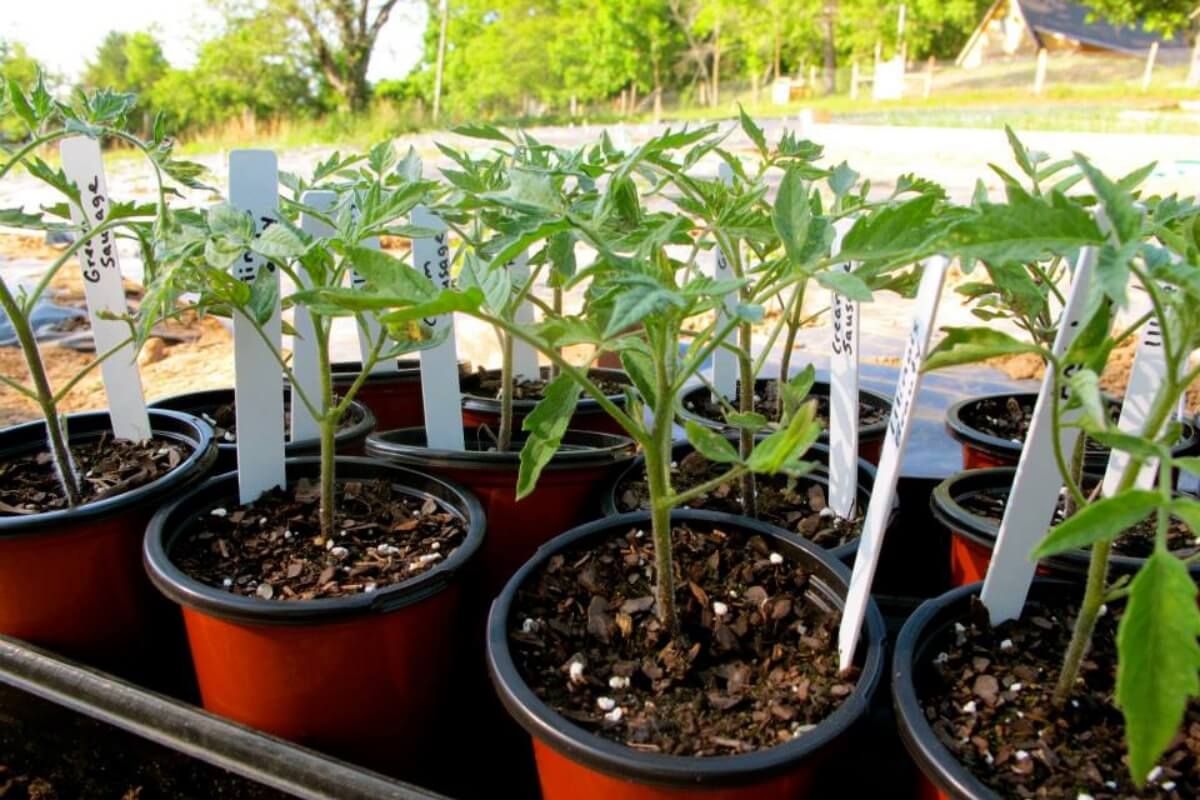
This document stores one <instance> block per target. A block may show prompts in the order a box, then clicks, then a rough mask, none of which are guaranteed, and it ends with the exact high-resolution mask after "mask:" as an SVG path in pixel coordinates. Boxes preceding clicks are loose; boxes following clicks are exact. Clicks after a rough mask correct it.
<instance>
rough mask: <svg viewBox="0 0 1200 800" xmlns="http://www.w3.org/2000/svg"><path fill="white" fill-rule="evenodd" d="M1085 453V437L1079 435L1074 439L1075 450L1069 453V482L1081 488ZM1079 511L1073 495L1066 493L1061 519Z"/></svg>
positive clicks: (1084, 435)
mask: <svg viewBox="0 0 1200 800" xmlns="http://www.w3.org/2000/svg"><path fill="white" fill-rule="evenodd" d="M1086 451H1087V435H1086V434H1083V433H1081V434H1079V436H1078V437H1076V439H1075V449H1074V450H1073V451H1072V452H1071V481H1072V482H1073V483H1074V484H1075V485H1076V486H1082V485H1083V484H1082V480H1083V459H1084V454H1085V452H1086ZM1078 510H1079V507H1078V503H1076V502H1075V495H1074V494H1072V493H1071V492H1067V496H1066V497H1065V498H1063V519H1069V518H1070V517H1072V516H1074V515H1075V512H1076V511H1078Z"/></svg>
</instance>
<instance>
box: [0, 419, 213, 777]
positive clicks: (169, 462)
mask: <svg viewBox="0 0 1200 800" xmlns="http://www.w3.org/2000/svg"><path fill="white" fill-rule="evenodd" d="M189 455H190V452H189V451H188V450H187V449H186V448H185V447H184V446H183V445H180V444H179V443H177V442H173V441H169V440H167V439H155V438H152V439H150V440H149V441H146V442H131V441H128V440H126V439H114V438H113V436H112V434H111V433H105V434H103V435H102V436H99V437H97V438H96V439H95V440H93V441H89V442H83V443H79V444H75V445H72V446H71V457H72V460H73V461H74V462H75V473H76V475H78V477H79V492H80V494H81V495H82V496H83V502H84V503H94V502H96V501H97V500H104V499H105V498H108V497H113V496H115V495H119V494H122V493H124V492H128V491H132V490H133V489H136V488H138V487H139V486H145V485H146V484H148V483H150V482H152V481H155V480H158V479H159V478H161V477H162V476H163V475H166V474H167V473H168V472H170V471H171V470H173V469H175V467H177V466H179V465H180V464H181V463H182V462H184V461H185V460H187V457H188V456H189ZM64 508H67V499H66V496H65V495H64V494H63V492H62V488H61V485H60V484H59V480H58V473H57V471H56V469H55V467H54V460H53V458H52V457H51V456H50V452H49V451H47V450H42V451H39V452H35V453H29V454H26V455H24V456H22V457H21V458H19V459H14V460H10V461H5V462H2V463H0V516H13V515H25V514H38V513H42V512H46V511H58V510H61V509H64ZM2 797H3V795H2V794H0V798H2Z"/></svg>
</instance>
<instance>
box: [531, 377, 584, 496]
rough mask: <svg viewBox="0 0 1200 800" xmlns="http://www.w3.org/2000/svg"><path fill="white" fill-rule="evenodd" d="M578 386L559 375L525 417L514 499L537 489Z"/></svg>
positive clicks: (563, 429)
mask: <svg viewBox="0 0 1200 800" xmlns="http://www.w3.org/2000/svg"><path fill="white" fill-rule="evenodd" d="M579 393H580V386H579V384H578V383H576V382H575V381H574V380H573V379H572V378H571V377H570V376H568V375H559V376H558V377H557V378H555V379H554V380H552V381H550V383H549V384H547V385H546V390H545V392H544V393H543V396H542V399H541V400H540V401H538V404H537V405H536V406H534V407H533V410H532V411H530V412H529V414H528V415H526V417H525V419H524V421H522V423H521V429H522V430H524V431H526V432H527V433H528V434H529V436H528V438H527V439H526V440H525V445H524V446H523V447H522V448H521V468H520V471H519V472H518V474H517V499H518V500H521V499H523V498H525V497H528V496H529V493H530V492H532V491H533V490H534V488H535V487H536V486H537V481H538V477H539V476H541V474H542V470H543V469H544V468H545V467H546V465H547V464H549V463H550V459H552V458H554V454H555V453H557V452H558V448H559V446H560V445H561V444H562V438H563V434H565V433H566V432H567V426H568V425H569V424H570V422H571V417H572V416H574V414H575V406H576V404H577V403H578V402H579Z"/></svg>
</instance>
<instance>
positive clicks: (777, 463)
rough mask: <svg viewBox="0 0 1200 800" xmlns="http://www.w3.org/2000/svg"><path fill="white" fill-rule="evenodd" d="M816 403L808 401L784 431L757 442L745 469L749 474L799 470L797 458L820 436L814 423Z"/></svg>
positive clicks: (817, 426)
mask: <svg viewBox="0 0 1200 800" xmlns="http://www.w3.org/2000/svg"><path fill="white" fill-rule="evenodd" d="M816 414H817V402H816V401H815V400H810V401H809V402H807V403H805V404H804V405H803V406H801V407H800V410H799V411H797V412H796V414H795V416H793V417H792V419H791V420H790V421H789V422H788V425H787V427H786V428H784V429H782V430H779V431H776V432H775V433H772V434H771V435H770V436H768V437H767V438H765V439H763V440H762V441H761V442H759V443H758V444H757V445H756V446H755V447H754V450H753V452H751V453H750V458H749V459H747V461H746V466H747V467H749V468H750V470H751V471H752V472H761V473H766V474H768V475H773V474H775V473H776V472H781V471H787V470H789V469H791V468H793V467H799V466H800V462H799V458H800V456H802V455H804V453H805V452H807V450H808V448H809V447H811V446H812V444H813V442H815V441H817V439H818V437H820V435H821V425H820V424H819V423H818V422H817V421H816Z"/></svg>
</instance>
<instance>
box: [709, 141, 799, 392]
mask: <svg viewBox="0 0 1200 800" xmlns="http://www.w3.org/2000/svg"><path fill="white" fill-rule="evenodd" d="M717 174H718V176H720V178H721V180H722V181H724V182H725V184H726V185H727V186H731V185H733V170H732V169H731V168H730V166H729V165H728V164H726V163H725V162H724V161H722V162H721V166H720V168H719V169H718V171H717ZM734 246H735V247H736V246H737V245H736V243H735V245H734ZM715 250H716V255H715V256H714V258H713V279H714V280H718V281H728V280H733V270H732V269H731V268H730V266H729V259H728V258H727V257H726V254H725V253H724V252H723V251H722V250H721V248H720V247H717V248H715ZM736 305H737V295H736V293H734V292H730V293H729V294H728V295H727V296H726V297H725V308H726V310H727V311H728V310H731V309H732V308H733V307H734V306H736ZM724 319H726V317H725V316H724V315H722V320H724ZM730 335H731V336H734V335H736V332H735V333H731V334H730ZM712 364H713V367H712V385H713V388H714V389H716V391H717V393H718V394H720V395H721V397H724V398H725V399H726V400H732V399H733V398H734V396H735V395H736V394H737V381H738V359H737V354H736V353H734V352H733V351H732V350H730V349H728V348H725V347H718V348H717V349H716V350H714V351H713V354H712ZM783 377H784V378H785V379H786V378H787V376H786V375H785V376H783ZM747 391H753V387H747ZM714 399H719V398H714Z"/></svg>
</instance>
